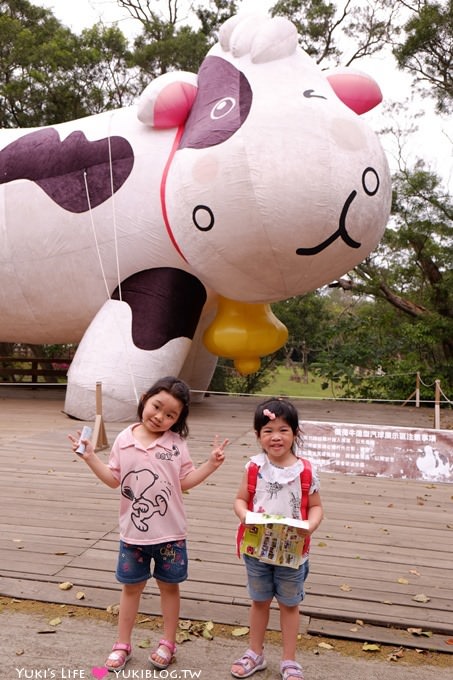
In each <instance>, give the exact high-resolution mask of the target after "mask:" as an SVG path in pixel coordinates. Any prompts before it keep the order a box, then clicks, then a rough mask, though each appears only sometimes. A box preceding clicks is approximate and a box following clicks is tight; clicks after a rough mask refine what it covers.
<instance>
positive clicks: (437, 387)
mask: <svg viewBox="0 0 453 680" xmlns="http://www.w3.org/2000/svg"><path fill="white" fill-rule="evenodd" d="M434 384H435V388H434V429H435V430H440V380H435V381H434Z"/></svg>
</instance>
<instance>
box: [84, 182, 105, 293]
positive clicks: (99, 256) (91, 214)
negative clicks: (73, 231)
mask: <svg viewBox="0 0 453 680" xmlns="http://www.w3.org/2000/svg"><path fill="white" fill-rule="evenodd" d="M83 179H84V182H85V193H86V197H87V202H88V212H89V215H90V224H91V231H92V232H93V238H94V243H95V246H96V252H97V255H98V261H99V266H100V268H101V273H102V279H103V281H104V286H105V290H106V292H107V298H108V299H109V300H110V291H109V287H108V285H107V277H106V275H105V271H104V265H103V264H102V257H101V251H100V248H99V242H98V237H97V234H96V228H95V226H94V220H93V210H92V208H91V200H90V192H89V190H88V181H87V171H86V170H84V171H83Z"/></svg>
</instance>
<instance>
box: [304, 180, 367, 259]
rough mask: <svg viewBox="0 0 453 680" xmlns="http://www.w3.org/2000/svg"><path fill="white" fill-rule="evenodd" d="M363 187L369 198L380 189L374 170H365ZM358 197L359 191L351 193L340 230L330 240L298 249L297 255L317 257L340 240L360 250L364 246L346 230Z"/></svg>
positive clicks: (344, 208) (342, 215)
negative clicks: (349, 215) (353, 203)
mask: <svg viewBox="0 0 453 680" xmlns="http://www.w3.org/2000/svg"><path fill="white" fill-rule="evenodd" d="M370 177H371V179H372V180H373V186H372V187H371V188H370V187H369V186H367V180H368V183H370ZM362 186H363V189H364V191H365V193H366V194H367V196H374V195H375V194H376V193H377V191H378V189H379V176H378V174H377V172H376V170H375V169H374V168H370V167H368V168H365V170H364V171H363V174H362ZM356 196H357V191H355V189H354V190H353V191H351V193H350V194H349V196H348V197H347V199H346V201H345V203H344V205H343V208H342V211H341V215H340V220H339V226H338V229H337V230H336V231H335V232H334V233H333V234H331V235H330V236H329V237H328V238H326V239H325V240H324V241H322V243H318V245H317V246H313V247H311V248H297V250H296V254H297V255H317V254H318V253H320V252H322V251H323V250H325V249H326V248H328V247H329V246H330V245H331V244H332V243H333V242H334V241H336V240H337V239H338V238H341V239H342V240H343V241H344V242H345V243H346V245H347V246H349V247H350V248H360V246H361V245H362V244H361V243H359V242H358V241H355V240H354V239H353V238H352V237H351V236H350V235H349V234H348V230H347V228H346V217H347V215H348V211H349V208H350V207H351V204H352V202H353V200H354V199H355V197H356Z"/></svg>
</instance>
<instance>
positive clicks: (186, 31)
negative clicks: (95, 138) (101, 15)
mask: <svg viewBox="0 0 453 680" xmlns="http://www.w3.org/2000/svg"><path fill="white" fill-rule="evenodd" d="M118 4H119V5H120V7H123V8H124V9H126V10H127V11H128V12H129V14H130V15H131V16H132V17H134V18H135V19H137V20H138V21H139V22H140V23H141V24H142V32H141V34H140V35H139V36H137V38H136V39H135V41H134V51H133V60H134V64H135V65H136V66H138V67H139V69H140V78H141V82H142V84H143V85H146V84H147V82H149V80H150V79H152V78H155V77H157V76H159V75H160V74H162V73H166V72H167V71H170V70H183V71H192V72H194V73H196V72H197V71H198V69H199V66H200V64H201V62H202V61H203V59H204V57H205V56H206V53H207V51H208V50H209V48H210V47H211V46H212V44H213V43H214V40H215V31H216V30H217V28H218V27H219V25H220V24H221V23H223V21H225V20H226V19H227V18H228V17H230V16H232V15H233V14H234V13H235V12H236V4H235V3H234V2H228V1H227V0H212V1H211V2H209V3H208V8H206V7H198V8H197V9H196V10H195V12H194V13H195V17H197V18H198V20H199V22H200V26H201V27H199V28H196V27H195V26H194V25H193V23H194V22H193V21H191V22H190V25H189V23H188V17H184V19H183V20H181V19H180V8H181V2H180V0H168V2H167V3H166V9H167V13H166V15H165V14H164V12H163V11H159V2H158V0H154V2H151V1H150V0H118ZM183 21H184V22H185V23H183Z"/></svg>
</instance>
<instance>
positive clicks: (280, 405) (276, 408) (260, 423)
mask: <svg viewBox="0 0 453 680" xmlns="http://www.w3.org/2000/svg"><path fill="white" fill-rule="evenodd" d="M266 410H268V411H270V413H273V414H274V415H275V417H276V418H283V420H284V421H285V423H287V424H288V425H289V427H290V428H291V430H292V433H293V435H294V438H295V442H294V443H295V445H297V446H302V436H301V432H300V428H299V414H298V412H297V408H296V407H295V406H294V404H292V403H291V402H290V401H288V400H287V399H282V398H280V397H271V398H270V399H266V401H263V402H261V404H258V406H257V407H256V410H255V417H254V420H253V427H254V429H255V432H256V434H257V435H258V436H259V434H260V432H261V429H262V428H263V427H264V426H265V425H267V424H268V423H269V421H270V420H271V418H269V416H267V415H266V414H265V413H264V411H266ZM272 420H273V419H272Z"/></svg>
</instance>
